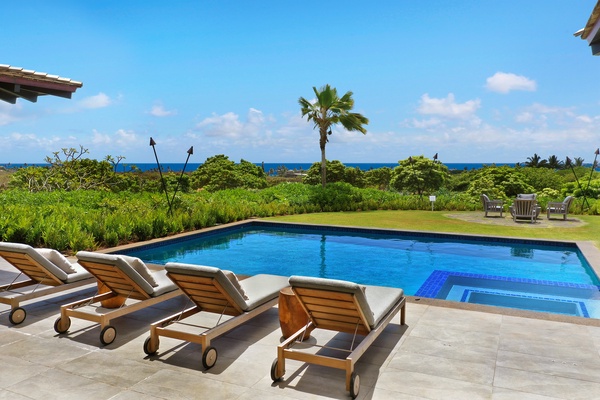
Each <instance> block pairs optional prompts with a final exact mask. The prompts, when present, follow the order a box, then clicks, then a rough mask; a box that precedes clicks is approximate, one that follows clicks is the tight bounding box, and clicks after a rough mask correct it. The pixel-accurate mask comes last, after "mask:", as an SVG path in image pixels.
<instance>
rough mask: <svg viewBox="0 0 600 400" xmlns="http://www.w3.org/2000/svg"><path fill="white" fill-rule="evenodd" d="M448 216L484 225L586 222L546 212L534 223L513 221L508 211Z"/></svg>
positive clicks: (562, 225)
mask: <svg viewBox="0 0 600 400" xmlns="http://www.w3.org/2000/svg"><path fill="white" fill-rule="evenodd" d="M446 215H447V216H448V217H449V218H456V219H460V220H462V221H467V222H474V223H477V224H486V225H503V226H519V227H523V228H552V227H556V228H579V227H582V226H584V225H585V224H586V222H585V221H582V220H581V219H579V218H577V217H573V216H569V217H568V218H567V219H566V220H565V219H562V217H561V216H558V217H555V216H552V218H550V219H548V218H547V217H546V214H543V213H542V214H541V215H540V216H539V217H538V218H537V220H536V221H535V222H534V223H531V221H529V220H517V221H516V222H515V221H513V219H512V217H511V215H510V213H504V214H502V216H500V214H498V213H490V214H488V216H487V217H485V216H484V214H483V211H467V212H464V211H461V212H456V213H448V214H446Z"/></svg>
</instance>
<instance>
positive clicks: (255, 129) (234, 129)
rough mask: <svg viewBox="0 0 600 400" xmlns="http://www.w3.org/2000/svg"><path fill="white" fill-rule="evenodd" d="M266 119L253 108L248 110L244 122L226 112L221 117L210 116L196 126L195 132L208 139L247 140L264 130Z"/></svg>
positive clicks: (260, 112) (235, 115)
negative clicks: (202, 134) (197, 131)
mask: <svg viewBox="0 0 600 400" xmlns="http://www.w3.org/2000/svg"><path fill="white" fill-rule="evenodd" d="M266 122H267V119H266V118H265V116H264V114H263V113H262V111H260V110H257V109H255V108H250V110H248V115H247V117H246V121H245V122H243V121H240V117H239V115H237V114H235V113H233V112H228V113H226V114H223V115H217V114H214V113H213V114H212V116H210V117H208V118H205V119H203V120H202V121H200V122H199V123H198V124H196V130H199V131H201V132H202V133H204V134H205V135H206V136H208V137H213V138H220V139H225V138H229V139H245V140H247V139H248V136H255V135H256V134H258V133H259V132H260V131H261V130H264V129H265V125H266Z"/></svg>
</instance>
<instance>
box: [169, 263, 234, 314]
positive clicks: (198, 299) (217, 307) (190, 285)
mask: <svg viewBox="0 0 600 400" xmlns="http://www.w3.org/2000/svg"><path fill="white" fill-rule="evenodd" d="M167 276H168V277H169V278H170V279H171V280H172V281H173V282H175V284H176V285H177V286H179V288H180V289H181V290H182V291H183V292H184V293H185V294H186V295H187V296H188V297H189V298H190V299H191V300H192V301H193V302H194V304H196V305H197V306H198V307H200V309H202V310H205V311H208V312H213V313H218V314H221V313H224V314H226V315H233V316H235V315H240V314H243V312H244V311H243V310H242V309H241V308H239V307H238V306H237V305H236V304H235V302H234V301H233V299H231V297H230V296H229V295H228V294H227V292H226V291H225V290H224V289H223V288H222V287H221V285H220V284H219V282H217V280H216V279H215V278H208V277H201V276H194V275H187V274H178V273H173V272H167Z"/></svg>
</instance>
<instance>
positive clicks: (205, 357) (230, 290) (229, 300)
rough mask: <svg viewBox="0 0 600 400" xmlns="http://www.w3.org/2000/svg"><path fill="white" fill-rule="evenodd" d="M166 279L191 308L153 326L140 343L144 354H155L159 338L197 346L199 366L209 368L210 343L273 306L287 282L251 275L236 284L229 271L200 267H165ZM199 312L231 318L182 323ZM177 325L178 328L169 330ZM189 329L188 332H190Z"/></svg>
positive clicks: (212, 350)
mask: <svg viewBox="0 0 600 400" xmlns="http://www.w3.org/2000/svg"><path fill="white" fill-rule="evenodd" d="M165 269H166V270H167V276H168V277H169V278H170V279H171V280H172V281H173V282H175V283H176V284H177V286H179V288H180V289H181V290H182V291H183V292H184V293H185V294H186V295H187V296H188V298H189V299H190V301H191V302H193V303H194V305H193V306H192V307H190V308H188V309H186V310H184V311H182V312H179V313H177V314H175V315H172V316H170V317H167V318H165V319H163V320H160V321H158V322H155V323H153V324H152V325H151V326H150V336H149V337H148V338H147V339H146V341H145V342H144V352H145V353H146V354H148V355H152V354H155V353H156V352H157V350H158V346H159V337H160V336H166V337H170V338H174V339H180V340H185V341H188V342H193V343H198V344H200V345H201V346H202V365H203V366H204V368H206V369H208V368H211V367H212V366H213V365H215V363H216V362H217V350H216V349H215V348H214V347H212V346H211V345H210V342H211V340H212V339H214V338H216V337H218V336H220V335H222V334H224V333H226V332H228V331H230V330H231V329H233V328H235V327H237V326H239V325H240V324H242V323H244V322H246V321H248V320H249V319H251V318H254V317H256V316H257V315H259V314H261V313H263V312H265V311H267V310H269V309H270V308H271V307H273V306H274V305H276V304H277V299H278V297H279V291H280V290H281V289H283V288H284V287H287V286H288V278H287V277H283V276H277V275H265V274H261V275H255V276H251V277H249V278H246V279H243V280H241V281H238V280H237V278H236V277H235V275H234V274H233V273H232V272H230V271H223V270H220V269H218V268H215V267H206V266H200V265H191V264H182V263H167V264H166V265H165ZM201 311H206V312H209V313H216V314H219V315H221V317H222V316H223V315H229V316H233V318H229V319H227V320H226V321H224V322H220V320H221V318H219V320H218V321H217V323H216V325H215V326H213V327H204V326H199V325H194V324H192V323H190V322H188V321H186V322H185V323H184V322H183V320H184V319H186V318H188V317H191V316H192V315H194V314H197V313H199V312H201ZM178 323H180V327H182V326H183V327H184V328H187V332H186V331H184V330H182V329H174V328H173V327H172V326H175V325H176V324H178ZM190 327H192V332H190V329H189V328H190Z"/></svg>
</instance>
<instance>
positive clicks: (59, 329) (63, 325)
mask: <svg viewBox="0 0 600 400" xmlns="http://www.w3.org/2000/svg"><path fill="white" fill-rule="evenodd" d="M70 327H71V318H69V317H67V318H65V319H64V320H63V318H62V317H58V319H57V320H56V321H54V330H55V331H56V333H67V331H68V330H69V328H70Z"/></svg>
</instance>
